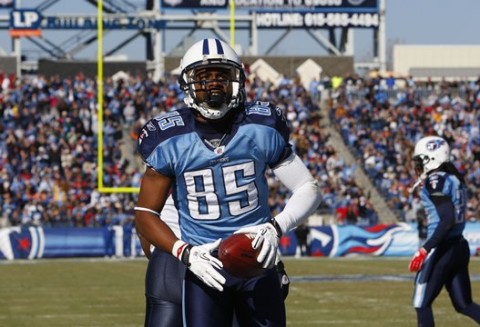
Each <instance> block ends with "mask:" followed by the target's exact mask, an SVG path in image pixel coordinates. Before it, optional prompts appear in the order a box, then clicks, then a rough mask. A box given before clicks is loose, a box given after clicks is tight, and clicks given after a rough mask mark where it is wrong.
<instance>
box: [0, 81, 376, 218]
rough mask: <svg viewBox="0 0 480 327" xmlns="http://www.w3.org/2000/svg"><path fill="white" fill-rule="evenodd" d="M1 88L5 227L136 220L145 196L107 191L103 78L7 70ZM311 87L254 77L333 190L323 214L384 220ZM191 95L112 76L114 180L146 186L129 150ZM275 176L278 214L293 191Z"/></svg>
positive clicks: (110, 160) (109, 118)
mask: <svg viewBox="0 0 480 327" xmlns="http://www.w3.org/2000/svg"><path fill="white" fill-rule="evenodd" d="M0 85H1V90H0V115H1V116H2V120H1V122H0V195H1V196H0V227H5V226H18V225H24V226H28V225H34V226H40V225H41V226H48V227H57V226H58V227H60V226H61V227H71V226H75V227H92V226H107V225H111V224H131V219H132V217H133V207H134V204H135V202H136V194H130V193H125V194H121V193H100V192H99V191H98V189H97V177H98V174H97V169H98V166H97V149H98V145H97V133H98V128H97V127H98V111H97V98H96V97H97V95H96V81H95V80H94V79H92V78H88V77H85V76H84V75H83V74H81V73H79V74H77V75H76V76H75V77H74V78H65V79H62V78H60V77H58V76H55V77H52V78H45V77H42V76H27V77H25V78H24V79H23V80H22V81H21V82H20V83H19V84H15V82H14V79H12V78H8V77H5V76H3V75H1V74H0ZM311 91H312V92H310V91H309V90H307V89H305V88H304V87H303V86H302V85H301V83H300V82H299V80H297V79H293V80H289V79H283V80H282V81H281V82H280V83H279V84H277V85H273V84H271V83H268V82H264V81H261V80H259V79H258V78H254V77H253V76H252V77H251V78H250V79H249V80H248V82H247V97H248V99H249V101H253V100H262V101H272V102H274V103H276V104H277V105H278V107H279V108H281V109H282V110H283V111H284V112H285V114H286V116H287V117H288V119H289V120H290V122H291V124H292V142H293V146H294V148H295V150H296V151H297V153H298V154H299V155H300V156H301V157H302V159H303V160H304V161H305V162H306V163H307V164H308V167H309V169H310V170H311V171H312V172H313V174H314V175H315V176H317V177H318V180H319V182H320V184H321V187H322V190H323V201H322V204H321V205H320V207H319V211H320V212H326V213H335V212H338V213H339V218H340V220H339V222H341V223H344V222H347V223H357V222H363V223H375V222H376V213H375V212H374V211H373V209H372V206H371V204H370V203H369V201H368V197H367V196H366V195H365V194H364V192H363V190H362V189H361V188H360V187H359V186H358V185H356V184H355V181H354V178H353V173H354V170H355V169H356V166H349V165H347V164H345V162H344V161H343V160H342V159H341V158H338V157H337V155H336V153H335V149H334V148H333V147H332V146H331V145H330V144H329V135H328V134H327V133H326V132H325V130H324V129H323V128H322V127H321V126H320V123H319V122H320V120H319V118H320V113H319V108H318V92H317V91H318V89H317V88H316V87H315V88H313V89H312V90H311ZM182 96H183V94H182V92H180V90H179V89H178V85H177V82H176V78H175V77H174V76H171V77H167V78H166V79H165V80H162V81H160V82H153V81H152V80H151V79H149V78H143V77H142V76H128V77H127V78H125V77H124V78H114V76H112V77H108V78H106V79H105V82H104V101H103V102H104V110H103V135H104V137H103V179H104V180H103V183H104V186H106V187H130V186H132V187H137V186H139V183H140V178H141V174H142V172H143V169H144V167H142V166H141V165H138V163H137V162H136V161H135V160H131V159H130V160H129V159H128V158H129V156H128V155H126V154H125V150H124V149H123V146H124V145H125V144H127V143H129V142H130V143H133V141H135V140H136V138H137V137H138V132H139V130H140V128H141V127H142V126H143V125H144V124H145V123H146V121H147V120H148V119H149V118H150V117H152V116H156V115H158V114H160V113H162V112H166V111H169V110H174V109H176V108H179V107H181V106H183V98H182ZM125 127H127V128H125ZM126 148H127V149H129V147H126ZM268 178H269V183H270V194H271V197H270V201H271V208H272V211H273V213H275V212H277V211H278V210H280V209H281V208H282V207H283V206H284V205H285V200H284V199H285V196H286V195H287V194H286V193H287V190H286V189H284V188H283V187H281V186H280V185H279V183H277V181H276V180H275V178H274V177H273V175H269V176H268Z"/></svg>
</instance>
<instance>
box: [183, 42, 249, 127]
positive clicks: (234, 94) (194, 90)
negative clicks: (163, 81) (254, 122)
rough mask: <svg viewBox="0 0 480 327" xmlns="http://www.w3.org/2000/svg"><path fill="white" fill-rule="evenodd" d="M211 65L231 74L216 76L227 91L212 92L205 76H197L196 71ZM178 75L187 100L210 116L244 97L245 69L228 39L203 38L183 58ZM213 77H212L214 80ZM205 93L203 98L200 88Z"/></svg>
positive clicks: (215, 114) (206, 116)
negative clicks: (204, 78)
mask: <svg viewBox="0 0 480 327" xmlns="http://www.w3.org/2000/svg"><path fill="white" fill-rule="evenodd" d="M209 68H216V69H221V70H222V71H225V72H227V75H228V77H226V78H225V79H222V80H217V79H216V80H213V81H216V82H221V83H224V85H226V86H227V90H228V91H227V92H226V94H224V93H221V94H219V93H218V92H217V93H215V94H214V93H211V92H210V91H209V90H208V89H207V88H206V86H205V85H206V82H207V81H206V80H202V79H200V78H198V77H197V76H196V72H197V71H200V70H203V71H204V70H205V69H209ZM180 69H181V73H180V76H179V78H178V81H179V83H180V87H181V88H182V89H183V91H184V92H185V99H184V101H185V104H186V105H187V106H189V107H191V108H193V109H195V110H197V111H199V112H200V114H201V115H202V116H203V117H205V118H207V119H220V118H222V117H224V116H225V114H226V113H227V112H228V111H229V110H231V109H232V108H235V107H237V106H238V105H239V104H240V103H241V101H243V99H244V98H245V97H244V96H243V95H244V92H245V72H244V69H243V65H242V62H241V60H240V57H239V56H238V55H237V53H236V52H235V51H234V50H233V49H232V48H231V47H230V46H229V45H228V44H226V43H225V42H223V41H221V40H218V39H203V40H201V41H199V42H196V43H195V44H194V45H192V46H191V47H190V49H188V50H187V52H186V53H185V55H184V56H183V58H182V60H181V62H180ZM211 81H212V80H210V82H211ZM200 91H201V92H202V93H204V94H205V96H203V99H202V98H201V97H199V96H198V93H199V92H200Z"/></svg>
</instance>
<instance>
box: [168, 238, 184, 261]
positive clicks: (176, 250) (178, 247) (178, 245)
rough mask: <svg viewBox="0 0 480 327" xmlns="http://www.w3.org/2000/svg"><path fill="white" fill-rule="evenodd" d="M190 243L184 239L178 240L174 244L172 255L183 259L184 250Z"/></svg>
mask: <svg viewBox="0 0 480 327" xmlns="http://www.w3.org/2000/svg"><path fill="white" fill-rule="evenodd" d="M187 245H188V243H185V242H184V241H182V240H178V241H176V242H175V244H173V248H172V255H173V256H174V257H176V258H177V259H178V260H182V254H183V251H184V250H185V249H186V247H187Z"/></svg>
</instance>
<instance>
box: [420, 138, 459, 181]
mask: <svg viewBox="0 0 480 327" xmlns="http://www.w3.org/2000/svg"><path fill="white" fill-rule="evenodd" d="M448 161H450V147H449V146H448V143H447V141H445V140H444V139H443V138H441V137H438V136H426V137H424V138H422V139H420V140H419V141H418V142H417V144H416V145H415V150H414V152H413V162H414V165H415V171H416V172H417V174H419V175H422V174H427V173H428V172H430V171H432V170H434V169H437V168H438V167H440V165H441V164H442V163H444V162H448Z"/></svg>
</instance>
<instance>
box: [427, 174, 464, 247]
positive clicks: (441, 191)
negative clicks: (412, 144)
mask: <svg viewBox="0 0 480 327" xmlns="http://www.w3.org/2000/svg"><path fill="white" fill-rule="evenodd" d="M433 196H447V197H449V198H450V199H451V201H452V204H453V206H454V208H455V217H454V221H455V225H454V226H453V227H452V228H451V229H450V230H449V231H448V234H447V235H445V239H450V238H453V237H456V236H460V235H462V233H463V230H464V228H465V213H466V205H467V201H466V200H467V189H466V187H465V184H462V183H461V182H460V181H459V180H458V178H457V177H456V176H455V175H451V174H448V173H446V172H444V171H438V172H434V173H432V174H430V175H429V176H428V177H427V179H426V180H425V183H424V187H423V188H422V191H421V193H420V198H421V200H422V203H423V206H424V208H425V212H426V214H427V219H428V236H427V239H429V238H430V237H431V236H432V235H433V233H434V231H435V230H436V228H437V226H438V224H439V222H440V215H439V213H438V211H437V208H436V207H435V204H434V203H433V201H432V197H433Z"/></svg>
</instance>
